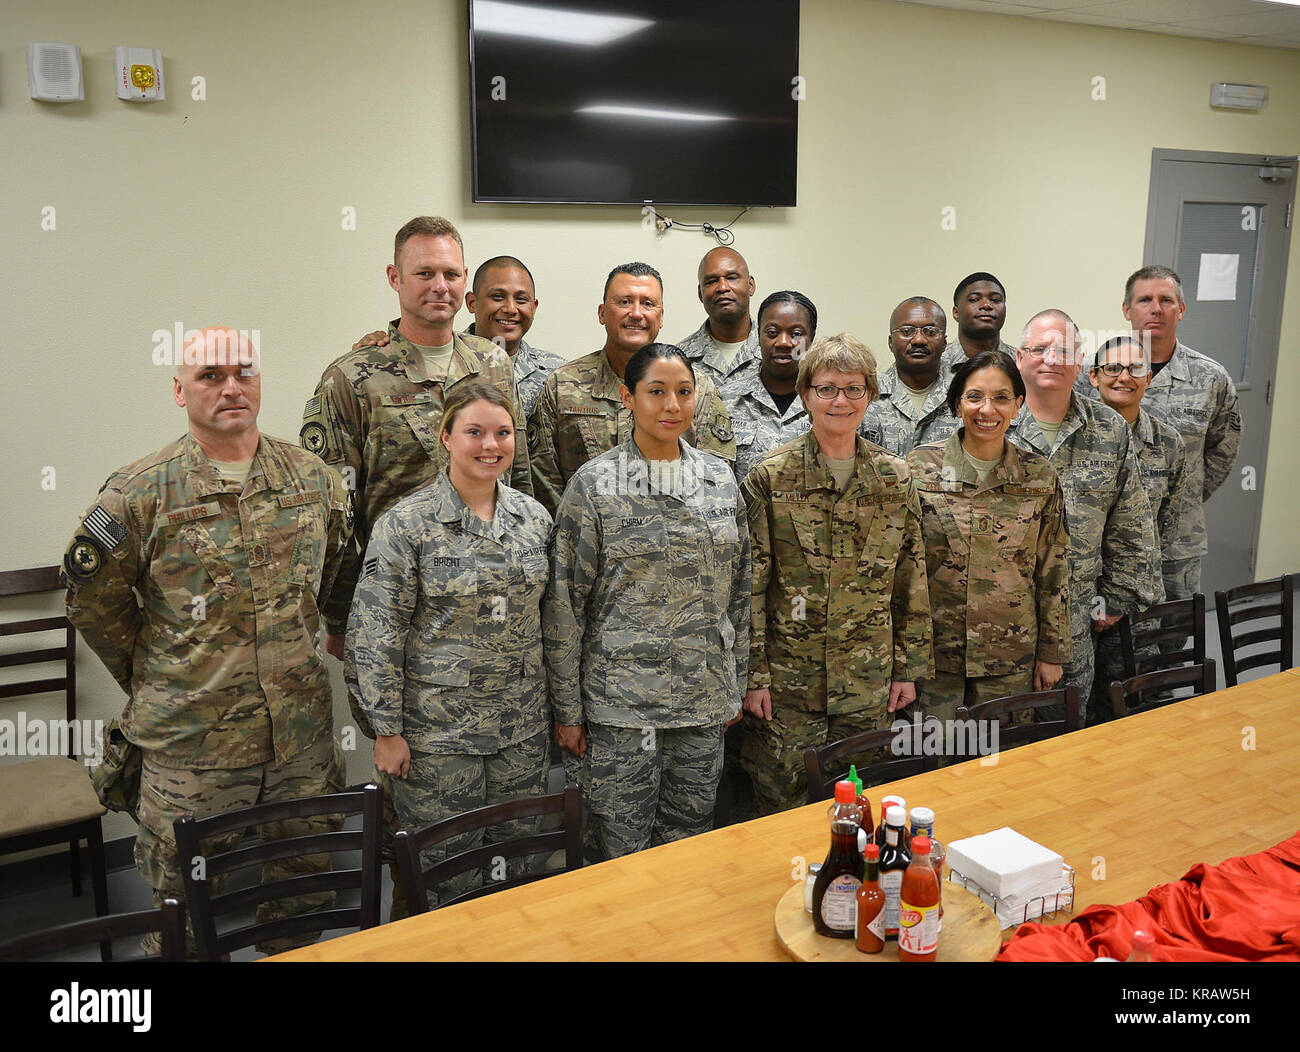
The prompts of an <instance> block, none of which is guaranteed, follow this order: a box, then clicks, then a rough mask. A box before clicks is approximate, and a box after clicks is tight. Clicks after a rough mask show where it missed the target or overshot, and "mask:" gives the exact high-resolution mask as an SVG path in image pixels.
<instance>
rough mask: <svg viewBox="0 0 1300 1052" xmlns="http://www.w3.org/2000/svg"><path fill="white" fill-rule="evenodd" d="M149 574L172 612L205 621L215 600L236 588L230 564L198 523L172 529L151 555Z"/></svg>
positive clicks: (206, 531)
mask: <svg viewBox="0 0 1300 1052" xmlns="http://www.w3.org/2000/svg"><path fill="white" fill-rule="evenodd" d="M151 576H152V577H153V579H154V581H155V582H156V583H157V584H158V587H159V588H160V589H161V590H162V593H163V596H164V598H165V599H166V600H167V605H168V606H170V607H171V609H172V610H173V612H175V613H176V614H177V615H178V616H179V617H181V618H191V619H193V620H194V621H204V620H206V619H207V611H208V610H209V609H211V607H212V606H213V604H214V603H217V602H220V601H221V600H222V599H223V598H226V597H229V596H231V595H234V594H236V593H237V592H238V591H239V585H238V583H237V582H236V580H235V573H234V570H233V569H232V568H231V566H230V563H229V562H227V560H226V558H225V556H224V555H222V553H221V549H220V547H218V545H217V542H216V540H215V539H214V538H213V536H212V534H211V533H210V532H209V530H208V528H207V527H206V526H204V525H203V524H202V523H199V522H191V523H187V524H186V525H184V526H182V527H180V528H178V529H176V530H174V531H172V533H171V535H170V536H169V537H168V538H167V539H166V540H165V541H164V542H163V543H162V544H161V545H160V548H159V550H158V552H157V553H156V554H155V556H154V561H153V567H152V573H151Z"/></svg>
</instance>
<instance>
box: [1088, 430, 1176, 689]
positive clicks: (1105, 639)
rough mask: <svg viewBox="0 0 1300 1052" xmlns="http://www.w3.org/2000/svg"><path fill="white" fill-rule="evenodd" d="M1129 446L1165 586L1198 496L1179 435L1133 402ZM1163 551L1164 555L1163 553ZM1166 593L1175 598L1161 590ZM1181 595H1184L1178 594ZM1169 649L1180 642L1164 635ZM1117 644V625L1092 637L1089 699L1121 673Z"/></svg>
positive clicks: (1173, 578) (1172, 574)
mask: <svg viewBox="0 0 1300 1052" xmlns="http://www.w3.org/2000/svg"><path fill="white" fill-rule="evenodd" d="M1129 428H1130V431H1131V434H1132V443H1133V449H1134V450H1135V451H1136V452H1137V458H1138V468H1139V470H1140V471H1141V474H1142V486H1143V488H1144V489H1145V490H1146V494H1147V500H1148V501H1149V502H1150V504H1151V512H1152V514H1153V515H1154V516H1155V526H1156V541H1157V543H1158V544H1159V545H1160V552H1161V570H1162V571H1163V576H1164V580H1165V587H1166V588H1168V587H1169V584H1170V582H1171V581H1173V582H1175V583H1176V582H1178V581H1179V580H1181V575H1182V573H1183V569H1184V567H1183V563H1182V560H1181V559H1180V558H1179V556H1178V554H1177V544H1178V538H1179V535H1180V533H1182V531H1184V530H1187V529H1189V528H1190V527H1191V525H1192V523H1194V522H1195V520H1196V511H1195V508H1196V507H1199V505H1200V499H1199V497H1198V496H1197V494H1196V493H1194V492H1193V490H1192V487H1191V485H1190V484H1189V480H1188V477H1187V453H1186V450H1185V447H1184V445H1183V439H1182V436H1181V435H1179V434H1178V432H1177V431H1175V430H1174V429H1173V428H1172V427H1170V426H1169V425H1168V424H1166V423H1163V422H1161V421H1159V420H1157V419H1155V417H1153V416H1151V415H1150V414H1149V413H1148V412H1147V411H1146V410H1145V409H1143V408H1141V407H1139V408H1138V418H1137V423H1136V424H1130V425H1129ZM1166 552H1169V553H1170V558H1167V559H1166V558H1164V553H1166ZM1165 598H1166V599H1175V598H1180V597H1179V596H1171V595H1169V594H1167V593H1166V596H1165ZM1182 598H1187V597H1182ZM1170 642H1171V645H1170V646H1169V647H1168V649H1169V650H1171V651H1172V650H1179V649H1181V647H1182V643H1181V642H1178V641H1170ZM1127 675H1128V672H1127V670H1126V669H1125V668H1124V655H1123V653H1122V649H1121V646H1120V639H1119V626H1118V625H1116V626H1115V627H1113V628H1108V629H1107V630H1106V631H1105V632H1102V633H1101V634H1100V635H1099V636H1098V637H1097V676H1096V679H1095V681H1094V683H1093V688H1092V689H1093V694H1094V695H1096V698H1095V700H1094V704H1096V705H1109V704H1110V695H1109V690H1110V684H1111V682H1112V681H1114V680H1117V679H1125V678H1127Z"/></svg>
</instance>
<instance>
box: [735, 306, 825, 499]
mask: <svg viewBox="0 0 1300 1052" xmlns="http://www.w3.org/2000/svg"><path fill="white" fill-rule="evenodd" d="M816 336H817V308H816V307H815V306H813V302H812V300H810V299H809V298H808V297H807V296H805V295H804V294H803V293H802V292H794V291H792V290H789V289H787V290H785V291H783V292H774V293H772V295H770V296H768V297H767V299H765V300H764V301H763V303H762V305H761V306H760V307H759V308H758V345H759V348H760V349H761V350H762V352H763V359H762V364H761V365H760V366H759V368H758V370H757V371H749V372H747V373H744V374H742V375H743V379H741V380H738V381H736V382H734V383H732V384H729V385H727V386H725V387H724V388H723V389H722V400H723V401H724V402H725V403H726V405H727V412H728V413H729V414H730V415H731V429H732V431H733V432H734V433H735V435H736V478H737V479H739V480H740V481H741V482H744V481H745V476H746V475H748V474H749V472H750V469H751V468H753V466H754V465H755V464H757V463H758V462H759V461H760V460H762V459H763V458H764V457H765V456H767V454H768V453H770V452H772V450H774V449H776V447H777V446H780V445H784V444H785V443H786V442H789V441H790V440H791V439H793V438H798V437H799V436H800V435H802V434H803V433H804V432H805V431H807V430H808V426H809V425H808V411H807V409H805V408H804V404H803V399H801V398H800V397H799V392H798V391H797V390H796V389H795V379H796V378H797V377H798V375H799V359H800V358H802V357H803V356H804V355H805V354H807V353H808V348H809V347H810V346H812V342H813V339H814V338H815V337H816Z"/></svg>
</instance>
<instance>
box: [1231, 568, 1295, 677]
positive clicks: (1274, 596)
mask: <svg viewBox="0 0 1300 1052" xmlns="http://www.w3.org/2000/svg"><path fill="white" fill-rule="evenodd" d="M1291 577H1292V575H1291V574H1289V573H1288V574H1283V575H1282V576H1281V577H1274V578H1273V579H1272V580H1271V581H1258V582H1256V583H1255V584H1243V585H1239V586H1238V587H1236V588H1229V589H1228V590H1227V591H1226V592H1215V593H1214V605H1215V607H1216V612H1217V614H1218V620H1219V643H1220V644H1221V646H1222V647H1223V679H1224V682H1225V683H1226V684H1227V685H1228V686H1229V687H1235V686H1236V685H1237V676H1238V674H1239V673H1241V672H1245V671H1246V670H1247V669H1252V668H1260V667H1261V666H1264V665H1278V666H1279V668H1280V669H1282V670H1286V669H1289V668H1291V667H1292V666H1293V665H1294V664H1295V660H1294V655H1293V653H1292V650H1293V649H1294V646H1293V642H1292V641H1293V639H1294V638H1295V595H1294V592H1293V591H1292V587H1291ZM1274 618H1276V619H1277V622H1278V623H1277V624H1275V625H1268V626H1265V627H1262V628H1261V627H1254V628H1251V629H1250V630H1249V631H1244V632H1243V631H1239V629H1238V626H1239V625H1242V624H1245V623H1247V622H1252V621H1265V620H1272V619H1274ZM1271 642H1276V643H1277V646H1275V647H1269V648H1268V649H1266V650H1263V651H1261V652H1260V653H1257V654H1247V655H1246V656H1244V657H1238V656H1237V654H1238V652H1240V651H1242V650H1246V649H1247V648H1249V647H1254V646H1258V645H1259V644H1260V643H1271Z"/></svg>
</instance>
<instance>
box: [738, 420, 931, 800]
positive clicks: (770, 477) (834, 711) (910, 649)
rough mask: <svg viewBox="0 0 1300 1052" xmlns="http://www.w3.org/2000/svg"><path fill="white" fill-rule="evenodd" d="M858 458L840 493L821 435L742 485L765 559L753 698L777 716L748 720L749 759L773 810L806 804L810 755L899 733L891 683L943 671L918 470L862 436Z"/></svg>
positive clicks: (782, 450) (759, 562) (757, 585)
mask: <svg viewBox="0 0 1300 1052" xmlns="http://www.w3.org/2000/svg"><path fill="white" fill-rule="evenodd" d="M856 457H857V465H856V467H855V469H854V474H853V476H852V478H850V479H849V483H848V486H847V488H846V489H845V491H844V492H843V493H838V492H836V489H835V480H834V478H833V477H832V475H831V470H830V467H829V466H828V465H827V464H826V462H825V460H824V459H823V458H821V457H820V455H819V449H818V445H817V439H816V436H815V435H814V434H813V433H812V432H811V431H810V432H809V433H808V434H806V435H804V436H803V437H801V438H797V439H795V440H794V441H792V442H787V443H786V444H785V445H783V446H780V447H778V448H777V449H775V450H774V451H773V452H771V453H770V454H768V456H767V457H766V458H765V459H764V460H762V461H760V462H759V464H758V466H757V467H756V468H754V470H753V471H751V472H750V473H749V476H748V477H747V478H746V479H745V482H744V485H743V487H742V489H743V492H744V496H745V501H746V503H747V504H748V514H749V531H750V535H751V538H752V543H753V557H754V579H753V606H752V610H751V616H752V619H753V635H752V638H751V642H750V660H749V688H750V689H751V690H758V689H761V688H764V687H766V688H769V690H770V691H771V695H772V719H771V720H763V719H759V718H756V717H754V716H751V715H749V714H748V713H747V714H746V715H745V742H744V752H743V754H742V759H743V761H744V764H745V767H746V769H747V770H748V771H749V774H750V776H751V777H752V778H753V779H754V787H755V790H756V793H757V796H758V803H759V808H760V811H761V813H763V814H768V813H771V812H772V811H776V810H783V809H786V808H790V807H796V806H798V805H800V804H802V803H804V802H806V800H807V774H806V771H805V769H804V764H803V751H804V749H806V748H807V747H808V746H810V745H823V744H825V743H827V742H833V741H838V740H839V739H841V738H844V737H847V736H848V735H850V734H855V733H858V732H860V731H865V730H873V729H876V728H880V727H885V726H887V725H888V724H889V722H890V719H891V717H890V715H889V713H888V712H887V709H888V704H889V687H890V683H891V682H893V681H900V682H909V681H915V680H918V679H923V678H925V677H928V676H929V675H930V674H931V673H932V672H933V670H934V663H933V659H932V655H931V628H930V602H929V595H928V592H927V590H926V582H925V560H924V555H925V550H924V545H923V542H922V538H921V504H920V500H919V499H918V497H917V495H916V491H915V489H914V488H913V486H912V478H911V474H910V472H909V471H908V469H907V465H906V464H905V463H904V462H903V461H902V460H899V459H898V458H897V457H893V456H890V455H889V454H888V453H886V452H885V451H884V450H883V449H881V448H880V447H879V446H873V445H872V444H870V443H869V442H867V441H866V440H865V439H863V438H859V439H858V440H857V454H856Z"/></svg>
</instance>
